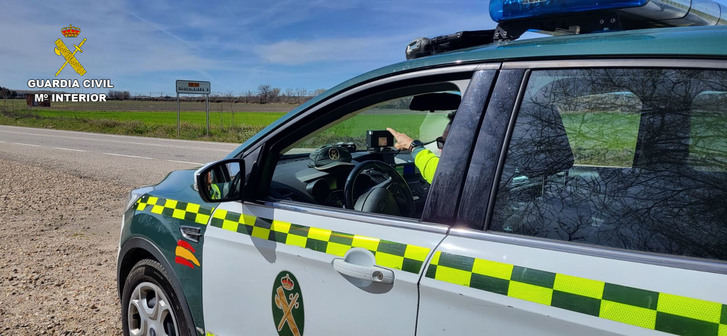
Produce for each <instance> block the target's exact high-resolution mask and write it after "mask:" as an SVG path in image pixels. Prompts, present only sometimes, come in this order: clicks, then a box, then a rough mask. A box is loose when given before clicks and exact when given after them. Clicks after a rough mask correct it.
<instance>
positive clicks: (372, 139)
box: [366, 130, 394, 151]
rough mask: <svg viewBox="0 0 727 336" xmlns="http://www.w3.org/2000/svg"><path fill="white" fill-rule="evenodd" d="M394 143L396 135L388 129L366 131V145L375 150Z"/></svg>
mask: <svg viewBox="0 0 727 336" xmlns="http://www.w3.org/2000/svg"><path fill="white" fill-rule="evenodd" d="M393 145H394V136H393V135H391V133H389V131H387V130H368V131H366V147H368V149H372V150H375V151H379V150H381V149H382V148H386V147H391V146H393Z"/></svg>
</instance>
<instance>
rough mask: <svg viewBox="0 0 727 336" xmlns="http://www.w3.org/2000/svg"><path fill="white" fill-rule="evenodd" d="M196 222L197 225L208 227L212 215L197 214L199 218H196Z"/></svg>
mask: <svg viewBox="0 0 727 336" xmlns="http://www.w3.org/2000/svg"><path fill="white" fill-rule="evenodd" d="M194 221H195V222H196V223H197V224H202V225H207V222H209V221H210V215H202V214H197V216H196V217H195V218H194Z"/></svg>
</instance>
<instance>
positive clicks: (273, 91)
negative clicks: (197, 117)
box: [106, 84, 325, 104]
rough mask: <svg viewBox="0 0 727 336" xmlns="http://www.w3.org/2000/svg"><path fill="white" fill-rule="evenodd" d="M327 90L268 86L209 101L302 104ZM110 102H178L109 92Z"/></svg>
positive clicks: (194, 98) (190, 97)
mask: <svg viewBox="0 0 727 336" xmlns="http://www.w3.org/2000/svg"><path fill="white" fill-rule="evenodd" d="M324 91H325V89H317V90H308V89H291V88H287V89H284V90H283V89H280V88H276V87H272V86H271V85H268V84H262V85H260V86H258V88H257V91H253V90H247V91H245V92H242V93H240V94H239V95H234V94H232V92H228V93H224V94H211V95H210V97H209V99H210V102H213V103H247V104H272V103H282V104H302V103H304V102H305V101H306V100H308V99H311V98H313V97H315V96H317V95H319V94H321V93H323V92H324ZM106 99H109V100H127V99H129V100H150V101H170V100H176V99H177V97H176V96H161V95H159V96H153V95H152V94H151V93H150V94H149V95H148V96H147V95H141V94H136V95H131V94H130V93H129V91H109V92H108V94H107V98H106ZM179 99H180V100H184V101H204V96H201V95H181V96H180V97H179Z"/></svg>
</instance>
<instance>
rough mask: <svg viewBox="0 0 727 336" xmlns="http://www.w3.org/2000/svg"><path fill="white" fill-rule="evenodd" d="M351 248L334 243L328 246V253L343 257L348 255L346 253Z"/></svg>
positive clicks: (329, 243)
mask: <svg viewBox="0 0 727 336" xmlns="http://www.w3.org/2000/svg"><path fill="white" fill-rule="evenodd" d="M350 248H351V246H348V245H343V244H338V243H334V242H328V244H326V253H328V254H332V255H335V256H339V257H343V256H344V255H346V252H347V251H348V250H349V249H350Z"/></svg>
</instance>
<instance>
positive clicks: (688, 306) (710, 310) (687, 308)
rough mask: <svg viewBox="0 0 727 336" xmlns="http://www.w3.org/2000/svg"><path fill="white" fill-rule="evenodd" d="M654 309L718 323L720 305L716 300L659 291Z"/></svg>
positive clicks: (720, 310) (720, 311)
mask: <svg viewBox="0 0 727 336" xmlns="http://www.w3.org/2000/svg"><path fill="white" fill-rule="evenodd" d="M656 310H658V311H660V312H664V313H669V314H673V315H678V316H683V317H689V318H693V319H696V320H702V321H707V322H713V323H719V319H720V314H721V313H722V305H721V304H719V303H716V302H709V301H704V300H699V299H693V298H688V297H683V296H678V295H672V294H664V293H659V301H658V302H657V304H656Z"/></svg>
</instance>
